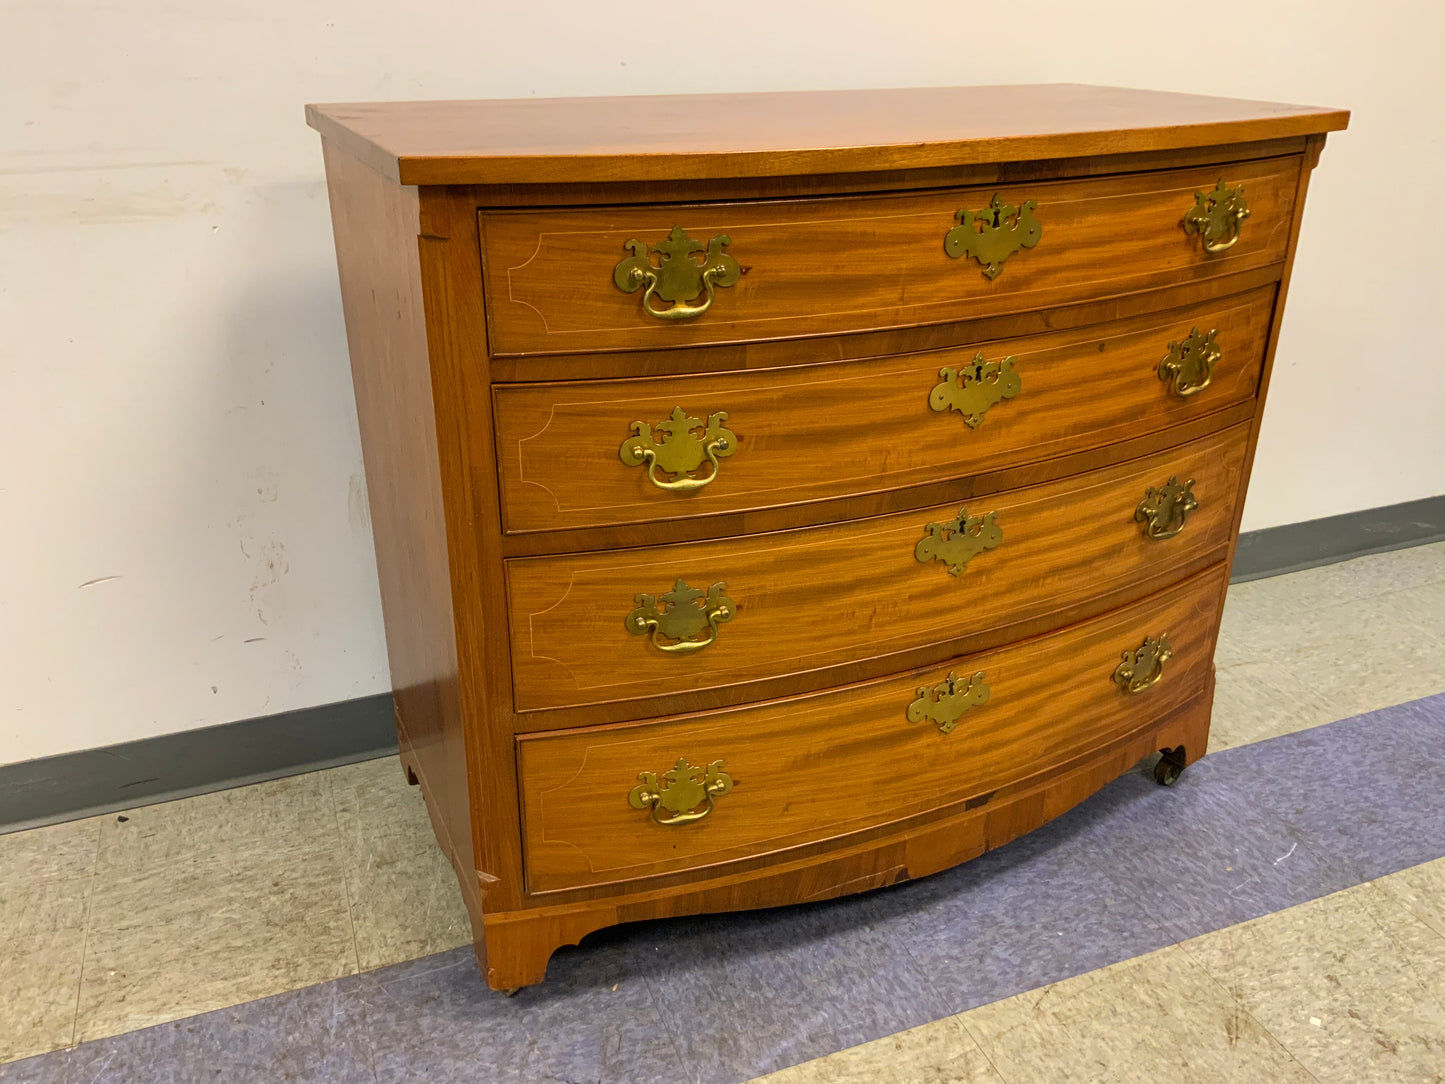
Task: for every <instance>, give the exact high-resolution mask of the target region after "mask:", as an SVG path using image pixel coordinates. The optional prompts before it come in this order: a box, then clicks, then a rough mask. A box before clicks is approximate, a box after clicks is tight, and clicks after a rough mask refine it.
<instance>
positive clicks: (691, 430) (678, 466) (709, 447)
mask: <svg viewBox="0 0 1445 1084" xmlns="http://www.w3.org/2000/svg"><path fill="white" fill-rule="evenodd" d="M727 420H728V416H727V413H726V412H725V411H721V410H719V411H718V412H717V413H715V414H709V415H708V419H707V425H706V426H704V425H703V423H702V419H701V418H692V417H689V416H688V415H687V413H686V412H685V411H684V410H683V409H682V407H674V408H673V410H672V417H670V418H668V419H666V420H665V421H660V422H658V423H657V424H656V425H655V426H654V425H649V424H648V423H647V422H633V423H632V433H633V435H632V436H630V437H628V438H627V439H626V440H624V441H623V442H622V447H621V448H620V449H619V450H618V454H619V455H620V456H621V457H622V462H624V463H625V464H627V465H628V466H629V467H639V466H642V465H643V464H644V463H645V464H647V480H648V481H649V482H651V483H652V484H653V485H654V486H656V487H657V488H658V489H665V490H667V491H669V492H671V493H692V492H694V491H696V490H699V489H701V488H702V487H703V486H705V485H707V484H708V483H710V482H711V481H712V480H713V479H714V478H716V477H717V472H718V460H719V459H722V458H725V457H727V456H730V455H732V454H733V452H735V451H737V447H738V438H737V437H736V436H735V435H734V434H733V431H732V430H731V429H725V428H724V427H723V422H725V421H727ZM654 430H656V432H657V434H658V435H657V436H654V435H653V432H654ZM704 463H710V464H712V469H711V471H710V472H709V473H707V474H705V475H703V476H702V477H700V478H695V477H693V472H694V471H696V470H698V469H699V468H700V467H701V466H702V465H703V464H704ZM659 470H660V471H661V472H662V473H663V474H665V475H667V477H666V478H662V477H659V476H658V471H659Z"/></svg>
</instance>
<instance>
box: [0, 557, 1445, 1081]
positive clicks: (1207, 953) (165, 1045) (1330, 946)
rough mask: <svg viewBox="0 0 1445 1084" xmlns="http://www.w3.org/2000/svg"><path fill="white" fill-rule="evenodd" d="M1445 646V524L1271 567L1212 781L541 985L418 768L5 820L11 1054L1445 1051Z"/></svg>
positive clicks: (1347, 1066) (1271, 1076)
mask: <svg viewBox="0 0 1445 1084" xmlns="http://www.w3.org/2000/svg"><path fill="white" fill-rule="evenodd" d="M1442 648H1445V544H1441V545H1435V546H1425V547H1418V548H1415V549H1410V550H1403V551H1398V552H1396V553H1391V554H1383V555H1379V556H1375V557H1367V558H1361V559H1359V560H1355V561H1351V562H1347V563H1344V564H1339V565H1332V566H1328V567H1325V568H1321V569H1315V570H1310V571H1307V572H1302V573H1296V574H1293V575H1290V576H1283V577H1277V578H1274V579H1270V580H1262V581H1257V582H1254V583H1249V584H1242V585H1236V586H1235V587H1233V588H1232V589H1231V591H1230V596H1229V603H1228V606H1227V608H1226V614H1225V622H1224V630H1223V633H1222V636H1221V643H1220V648H1219V653H1218V679H1219V685H1218V693H1217V700H1216V711H1215V719H1214V723H1213V732H1212V741H1211V752H1217V751H1219V750H1225V749H1229V750H1230V752H1229V753H1227V754H1225V755H1223V756H1220V757H1210V758H1208V759H1206V760H1205V761H1203V762H1201V764H1200V765H1198V766H1196V767H1195V768H1193V769H1191V770H1190V773H1188V774H1186V776H1185V781H1186V782H1188V781H1190V779H1191V775H1192V776H1194V777H1195V779H1196V781H1197V785H1194V786H1189V787H1186V786H1184V785H1183V783H1181V786H1180V787H1178V788H1175V789H1174V790H1173V791H1163V790H1157V791H1156V790H1153V789H1152V788H1151V789H1145V788H1144V781H1143V780H1141V779H1135V780H1129V779H1126V780H1124V781H1121V783H1120V784H1119V785H1116V787H1114V788H1111V789H1110V790H1109V791H1106V792H1105V793H1104V794H1102V795H1100V796H1099V797H1098V798H1097V799H1095V800H1094V801H1093V802H1091V803H1089V804H1088V807H1087V808H1086V809H1082V810H1081V811H1079V815H1078V816H1077V817H1075V816H1074V815H1072V814H1071V815H1070V817H1068V818H1063V819H1061V821H1059V822H1055V825H1054V826H1050V828H1049V829H1046V830H1044V832H1042V833H1036V834H1035V835H1034V836H1030V837H1026V838H1025V839H1024V840H1021V841H1019V842H1018V843H1016V844H1013V845H1010V847H1008V848H1005V849H1003V850H1002V851H999V852H995V853H994V854H993V855H990V856H986V857H985V858H984V859H980V860H979V861H977V862H975V863H970V864H969V865H967V866H964V867H961V868H960V869H959V870H957V871H953V872H952V873H951V874H946V875H941V876H940V877H938V878H930V879H928V880H925V881H922V882H917V883H915V884H913V885H908V886H903V887H902V888H901V889H898V890H891V891H888V892H883V893H875V894H872V895H870V896H867V897H862V898H856V899H853V900H846V901H838V902H837V903H835V904H830V905H822V906H818V907H813V908H801V909H789V910H788V911H784V912H774V913H770V914H763V915H755V916H741V917H738V916H734V917H732V918H717V919H701V920H686V921H685V922H683V921H680V922H676V923H659V924H650V925H648V926H646V927H642V928H640V929H632V930H622V931H613V932H604V933H603V934H601V935H598V936H597V937H595V938H592V939H589V941H588V942H587V943H586V944H585V947H584V948H583V949H580V950H568V951H564V952H562V953H559V954H558V956H557V957H556V958H554V963H553V967H552V970H551V972H549V978H548V982H547V984H545V986H544V987H543V988H538V989H537V991H535V992H534V991H527V992H524V993H523V994H522V995H519V996H518V998H516V999H513V1000H512V1001H510V1002H498V1001H497V999H495V998H491V996H490V995H485V994H483V993H481V992H480V991H479V988H478V987H479V979H478V978H477V976H476V972H475V967H474V965H473V964H472V963H471V961H470V959H469V956H470V954H469V951H468V950H467V949H464V948H463V949H458V951H452V952H449V951H447V950H451V949H457V948H458V946H462V945H464V944H466V942H467V941H468V938H469V934H468V929H467V923H466V917H465V913H464V911H463V909H462V906H461V902H460V898H459V895H458V891H457V888H456V884H455V881H454V879H453V877H452V874H451V871H450V869H449V868H448V867H447V866H446V863H445V862H444V861H443V860H442V859H441V857H440V855H439V853H438V852H437V849H436V847H435V845H434V843H433V842H432V838H431V831H430V826H429V824H428V822H427V818H426V815H425V811H424V809H423V808H422V805H421V802H420V800H419V797H418V795H417V792H416V790H415V789H414V788H409V787H407V786H406V784H405V782H404V780H403V778H402V774H401V771H400V769H399V768H398V766H397V765H396V763H395V761H394V760H384V761H375V762H371V763H368V764H358V765H351V766H348V767H344V768H338V769H333V770H331V771H327V772H319V773H315V774H313V775H309V776H299V777H295V778H293V779H287V780H281V781H277V782H272V783H264V784H259V785H257V786H252V787H244V788H239V789H237V790H233V791H227V792H221V793H218V794H212V795H205V796H201V797H196V798H189V799H185V800H183V801H179V802H172V803H168V804H165V805H159V806H151V807H147V808H143V809H137V810H134V811H131V812H129V813H127V814H124V815H120V816H116V815H110V816H105V817H96V818H91V819H88V820H84V821H78V822H73V823H70V824H64V825H57V826H54V827H50V828H41V829H34V830H31V831H28V832H20V833H14V834H11V835H8V836H3V837H0V1063H3V1062H9V1063H10V1064H0V1081H19V1080H27V1081H28V1080H34V1081H47V1082H52V1084H55V1082H69V1081H71V1080H75V1081H80V1080H82V1079H83V1080H85V1081H87V1082H89V1081H91V1080H103V1081H110V1082H122V1081H145V1082H146V1084H151V1082H152V1081H160V1080H169V1079H175V1080H192V1079H202V1078H203V1077H204V1078H205V1079H220V1080H231V1079H235V1080H246V1081H251V1080H258V1081H262V1080H270V1079H278V1080H280V1079H295V1080H327V1081H349V1080H356V1081H370V1080H409V1079H415V1077H414V1076H411V1075H409V1073H410V1071H411V1069H410V1068H409V1067H410V1066H413V1065H414V1063H413V1062H409V1061H408V1060H407V1058H408V1055H407V1053H406V1052H407V1051H408V1050H414V1049H415V1048H416V1044H417V1043H418V1042H419V1041H425V1042H426V1043H429V1044H431V1046H430V1053H429V1055H428V1056H429V1057H431V1058H432V1061H431V1062H430V1063H429V1064H430V1065H431V1068H430V1069H429V1071H428V1073H427V1076H426V1079H429V1080H433V1081H438V1082H442V1081H447V1080H458V1081H473V1080H477V1081H484V1082H490V1081H491V1080H518V1081H532V1080H537V1081H549V1080H553V1079H557V1077H556V1076H555V1075H553V1073H554V1068H555V1067H556V1066H558V1065H562V1064H567V1065H581V1064H584V1063H585V1064H586V1065H587V1066H588V1069H587V1072H588V1074H590V1075H588V1076H587V1077H586V1079H607V1080H613V1079H616V1080H628V1081H633V1080H645V1079H654V1078H656V1079H678V1080H686V1079H688V1078H689V1077H690V1078H692V1079H694V1080H702V1079H707V1080H732V1081H740V1080H743V1079H746V1078H747V1077H749V1076H751V1075H754V1074H755V1073H757V1072H760V1071H763V1070H764V1069H768V1068H778V1067H780V1066H788V1065H791V1066H793V1067H792V1068H785V1069H782V1071H781V1072H778V1073H775V1074H774V1075H773V1076H771V1077H768V1078H767V1079H768V1080H769V1081H772V1082H776V1084H793V1082H795V1081H797V1082H802V1081H825V1080H826V1081H846V1080H859V1081H864V1080H867V1081H869V1082H870V1084H871V1082H873V1081H879V1082H883V1081H898V1082H900V1084H901V1082H905V1081H906V1082H910V1084H932V1082H935V1081H937V1082H944V1081H975V1080H977V1081H984V1080H1001V1081H1007V1082H1008V1084H1019V1082H1022V1081H1047V1082H1054V1081H1074V1080H1078V1081H1103V1080H1110V1081H1114V1080H1117V1081H1133V1080H1141V1081H1143V1080H1150V1081H1157V1080H1180V1081H1194V1080H1201V1081H1203V1080H1220V1081H1240V1082H1242V1081H1254V1080H1271V1081H1274V1080H1279V1081H1294V1080H1302V1081H1340V1082H1341V1084H1360V1082H1365V1081H1374V1080H1402V1081H1406V1080H1408V1081H1429V1080H1436V1081H1441V1080H1445V860H1442V859H1441V856H1442V855H1445V832H1442V828H1441V826H1442V824H1445V817H1442V816H1441V815H1440V814H1441V809H1442V806H1445V787H1442V782H1445V774H1442V773H1445V756H1441V755H1440V745H1441V743H1440V742H1439V741H1438V737H1439V728H1440V726H1441V723H1442V720H1445V709H1442V708H1441V703H1440V702H1439V701H1438V698H1437V699H1436V700H1431V701H1425V702H1423V705H1413V706H1405V707H1393V705H1401V704H1406V703H1407V702H1410V701H1415V700H1417V699H1419V698H1423V697H1429V696H1431V695H1432V694H1437V693H1440V692H1441V691H1442V690H1445V650H1442ZM1382 708H1390V709H1391V710H1389V711H1388V712H1383V713H1381V714H1380V715H1379V716H1378V717H1368V718H1366V719H1364V720H1352V721H1351V722H1350V723H1339V724H1336V725H1334V726H1329V727H1322V729H1320V730H1318V731H1311V732H1310V733H1309V734H1298V735H1297V736H1296V737H1293V738H1290V739H1288V740H1280V741H1274V742H1269V743H1267V744H1265V745H1258V746H1251V743H1255V742H1260V741H1262V740H1264V739H1268V738H1278V737H1279V736H1280V735H1286V734H1294V733H1295V732H1297V731H1301V730H1303V729H1305V728H1310V727H1316V726H1321V725H1322V724H1326V723H1333V722H1334V721H1335V720H1342V719H1347V718H1350V717H1352V716H1357V715H1360V714H1361V713H1365V712H1372V711H1376V710H1377V709H1382ZM1381 734H1388V736H1389V739H1390V740H1389V742H1384V743H1382V742H1380V741H1379V740H1377V739H1378V737H1379V736H1380V735H1381ZM1244 758H1248V759H1247V767H1248V771H1247V772H1246V771H1245V770H1244V769H1245V766H1246V761H1245V759H1244ZM1421 765H1425V766H1426V768H1422V767H1421ZM1427 769H1428V770H1427ZM1362 779H1364V780H1365V781H1366V783H1370V784H1373V786H1370V785H1362V784H1361V780H1362ZM1246 780H1248V781H1251V782H1246ZM1136 784H1137V786H1136ZM1381 788H1383V790H1382V789H1381ZM1432 788H1433V789H1432ZM1161 839H1164V840H1170V841H1173V845H1172V846H1170V847H1168V848H1165V849H1160V847H1159V841H1160V840H1161ZM1105 855H1107V856H1109V859H1110V860H1108V861H1106V860H1104V856H1105ZM1120 855H1123V856H1126V857H1125V858H1124V859H1123V860H1121V861H1118V862H1115V861H1112V859H1113V858H1114V857H1115V856H1120ZM1396 871H1398V872H1396ZM1121 878H1122V880H1121ZM1081 900H1084V901H1086V905H1084V906H1081V904H1080V901H1081ZM780 930H781V931H782V933H781V934H780V933H779V931H780ZM1055 931H1056V932H1055ZM1045 936H1047V937H1057V938H1060V939H1063V940H1062V941H1061V942H1059V944H1064V943H1066V944H1067V946H1068V948H1067V951H1066V952H1061V951H1060V950H1059V949H1058V948H1057V947H1055V946H1051V945H1049V944H1046V943H1045V941H1044V938H1045ZM1065 959H1066V961H1067V962H1066V963H1064V962H1061V961H1064V960H1065ZM408 961H414V962H408ZM388 965H401V966H392V967H388ZM376 969H383V970H379V971H378V970H376ZM672 975H686V976H688V977H689V981H688V982H687V983H682V984H680V985H679V984H676V983H670V982H669V977H670V976H672ZM347 976H358V977H355V978H346V977H347ZM332 980H341V981H339V982H338V981H332ZM809 989H811V990H815V991H819V992H820V993H819V994H818V995H817V996H816V999H815V1002H816V1003H815V1004H814V1005H813V1007H812V1008H811V1010H810V1009H809V1008H808V1004H807V998H806V997H802V998H800V997H799V991H806V990H809ZM659 991H661V993H659ZM529 994H530V995H531V996H529ZM277 995H281V996H277ZM479 998H487V999H488V1000H487V1001H485V1002H483V1001H479V1000H478V999H479ZM261 999H265V1000H261ZM795 1002H796V1004H795ZM499 1005H500V1006H501V1007H498V1006H499ZM227 1006H237V1008H235V1009H229V1010H228V1011H227V1012H214V1011H213V1010H220V1009H224V1008H226V1007H227ZM417 1006H421V1007H424V1011H423V1008H417ZM479 1006H481V1008H479ZM790 1006H791V1007H790ZM398 1007H404V1008H405V1011H402V1009H399V1008H398ZM200 1014H207V1015H200ZM408 1014H410V1015H408ZM361 1017H364V1018H365V1019H366V1020H367V1021H368V1023H367V1030H366V1031H365V1032H364V1034H363V1032H361V1031H358V1030H357V1029H356V1028H355V1027H350V1026H348V1023H347V1022H348V1021H354V1020H356V1019H358V1018H361ZM185 1018H194V1019H185ZM183 1019H184V1021H185V1022H184V1023H179V1024H168V1025H166V1026H164V1027H154V1026H153V1025H159V1024H163V1023H164V1022H166V1021H173V1020H183ZM708 1019H712V1020H713V1021H714V1023H716V1021H717V1020H723V1021H724V1022H726V1024H727V1026H694V1022H696V1021H698V1020H704V1021H706V1020H708ZM479 1020H481V1021H482V1022H483V1023H485V1027H484V1028H482V1030H481V1031H478V1030H477V1026H479V1025H478V1021H479ZM469 1026H470V1028H469ZM144 1028H149V1029H150V1030H148V1031H140V1032H139V1033H138V1034H135V1035H128V1034H127V1035H125V1036H124V1038H123V1039H109V1040H106V1041H104V1042H93V1040H100V1039H103V1038H104V1037H107V1036H116V1035H122V1034H123V1033H130V1032H136V1031H137V1029H144ZM388 1028H390V1029H393V1031H394V1033H389V1032H388V1031H387V1029H388ZM418 1035H420V1036H421V1039H420V1040H419V1039H418V1037H417V1036H418ZM878 1036H885V1037H883V1038H878ZM178 1037H179V1038H178ZM182 1040H183V1043H182ZM363 1040H364V1041H363ZM869 1040H871V1041H869ZM76 1043H82V1044H86V1045H82V1046H80V1047H79V1049H77V1050H76V1051H75V1052H74V1053H73V1054H70V1055H53V1056H51V1057H48V1058H45V1057H42V1058H33V1059H31V1060H24V1061H22V1060H17V1059H26V1058H29V1057H30V1056H31V1055H37V1054H41V1053H43V1052H46V1051H52V1050H60V1049H62V1048H65V1047H69V1046H71V1045H73V1044H76ZM178 1043H182V1045H183V1046H184V1050H185V1051H186V1054H185V1057H186V1058H187V1059H189V1060H186V1061H185V1062H184V1065H182V1064H181V1062H180V1061H176V1062H175V1063H174V1064H173V1065H170V1067H169V1068H166V1065H167V1064H168V1062H167V1058H171V1059H175V1058H177V1057H179V1056H180V1055H179V1054H178V1053H177V1051H178V1050H179V1049H181V1047H179V1046H178V1045H177V1044H178ZM257 1043H259V1044H260V1045H259V1046H255V1047H254V1048H252V1046H248V1044H252V1045H253V1046H254V1044H257ZM859 1044H862V1045H859ZM259 1052H264V1053H265V1057H262V1056H261V1053H259ZM820 1054H822V1055H826V1056H824V1057H818V1055H820ZM267 1058H269V1059H270V1060H269V1061H267V1060H266V1059H267ZM438 1058H440V1059H441V1060H437V1059H438ZM258 1059H259V1060H258ZM808 1059H814V1060H808ZM201 1065H204V1066H205V1067H206V1068H205V1070H204V1073H202V1070H201V1069H200V1068H198V1066H201ZM258 1065H260V1066H262V1068H260V1069H258V1068H257V1066H258ZM698 1066H703V1067H705V1068H702V1069H699V1068H697V1067H698ZM188 1074H191V1075H188Z"/></svg>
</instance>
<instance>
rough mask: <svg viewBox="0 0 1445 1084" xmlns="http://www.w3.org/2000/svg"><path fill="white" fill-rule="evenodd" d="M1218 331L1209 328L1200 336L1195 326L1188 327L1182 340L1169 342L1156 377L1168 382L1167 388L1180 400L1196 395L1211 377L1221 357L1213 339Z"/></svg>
mask: <svg viewBox="0 0 1445 1084" xmlns="http://www.w3.org/2000/svg"><path fill="white" fill-rule="evenodd" d="M1218 334H1219V332H1218V331H1216V330H1211V331H1210V332H1209V334H1208V335H1201V334H1199V329H1198V328H1197V327H1196V328H1190V329H1189V336H1188V337H1187V338H1186V339H1185V340H1184V341H1183V342H1177V343H1170V344H1169V353H1167V354H1165V355H1164V357H1163V359H1162V360H1160V362H1159V379H1160V380H1167V381H1169V390H1170V391H1172V392H1173V393H1174V394H1175V395H1177V396H1179V397H1180V398H1181V399H1187V398H1189V396H1191V395H1197V394H1198V393H1199V392H1201V391H1203V390H1204V389H1205V388H1207V387H1209V382H1210V381H1211V380H1213V379H1214V367H1215V366H1216V365H1218V364H1219V358H1220V356H1221V355H1220V350H1219V344H1218V343H1217V342H1215V336H1217V335H1218Z"/></svg>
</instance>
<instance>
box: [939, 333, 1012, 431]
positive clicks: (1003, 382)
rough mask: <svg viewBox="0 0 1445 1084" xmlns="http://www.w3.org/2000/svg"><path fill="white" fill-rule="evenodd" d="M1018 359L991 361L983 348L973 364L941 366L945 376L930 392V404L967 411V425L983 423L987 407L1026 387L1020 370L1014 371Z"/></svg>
mask: <svg viewBox="0 0 1445 1084" xmlns="http://www.w3.org/2000/svg"><path fill="white" fill-rule="evenodd" d="M1016 360H1017V359H1016V358H1013V357H1007V358H1003V359H1002V360H1000V361H987V360H985V359H984V356H983V352H982V351H979V353H978V354H977V355H976V356H975V357H974V359H973V362H972V364H969V365H961V366H959V367H958V368H957V369H939V370H938V375H939V376H940V377H942V379H941V380H940V381H939V382H938V383H937V384H935V385H934V386H933V390H932V391H931V392H929V393H928V405H929V406H930V407H932V408H933V409H934V410H935V411H940V412H941V411H945V410H956V411H958V412H959V413H960V414H962V415H963V422H964V424H965V425H967V426H968V427H969V428H970V429H977V428H978V427H979V426H980V425H982V424H983V415H984V412H985V411H987V410H988V409H989V408H990V407H992V406H996V405H997V404H998V403H1000V402H1002V401H1003V400H1004V399H1012V398H1013V397H1014V396H1015V395H1017V394H1018V393H1019V390H1020V389H1021V388H1022V387H1023V382H1022V381H1021V380H1020V379H1019V374H1018V373H1016V372H1015V371H1014V362H1015V361H1016Z"/></svg>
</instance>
